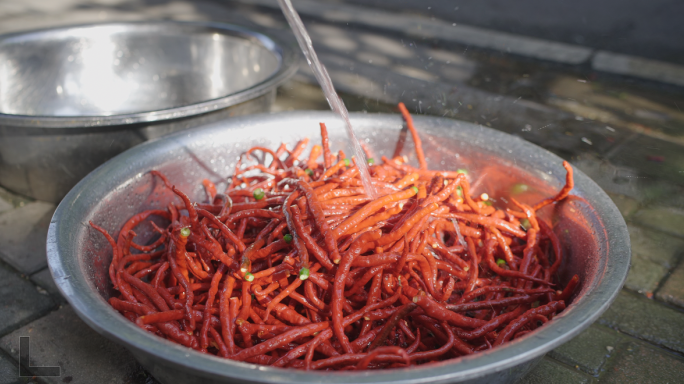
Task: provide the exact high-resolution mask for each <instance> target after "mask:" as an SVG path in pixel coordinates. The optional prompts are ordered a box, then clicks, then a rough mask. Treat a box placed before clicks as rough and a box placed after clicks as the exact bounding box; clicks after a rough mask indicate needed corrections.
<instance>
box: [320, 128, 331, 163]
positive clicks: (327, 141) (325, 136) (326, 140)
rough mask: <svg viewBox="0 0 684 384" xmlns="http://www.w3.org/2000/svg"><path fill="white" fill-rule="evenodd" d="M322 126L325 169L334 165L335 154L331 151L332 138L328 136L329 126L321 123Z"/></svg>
mask: <svg viewBox="0 0 684 384" xmlns="http://www.w3.org/2000/svg"><path fill="white" fill-rule="evenodd" d="M320 126H321V144H322V146H323V166H324V167H325V169H329V168H330V167H332V163H333V154H332V152H331V151H330V139H329V138H328V128H327V127H326V126H325V124H324V123H320Z"/></svg>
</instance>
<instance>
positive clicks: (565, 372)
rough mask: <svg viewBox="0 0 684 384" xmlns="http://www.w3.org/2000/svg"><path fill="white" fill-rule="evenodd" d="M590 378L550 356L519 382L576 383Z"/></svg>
mask: <svg viewBox="0 0 684 384" xmlns="http://www.w3.org/2000/svg"><path fill="white" fill-rule="evenodd" d="M588 382H589V378H587V377H585V376H584V375H582V374H581V373H580V372H578V371H577V370H573V369H570V368H567V367H565V366H563V365H562V364H558V363H557V362H555V361H553V360H552V359H549V358H546V357H545V358H544V359H542V361H541V362H540V363H539V365H537V367H536V368H534V369H533V370H532V372H530V373H528V374H527V376H525V377H523V378H522V379H521V380H520V381H519V382H518V383H519V384H548V383H554V384H571V383H572V384H576V383H588Z"/></svg>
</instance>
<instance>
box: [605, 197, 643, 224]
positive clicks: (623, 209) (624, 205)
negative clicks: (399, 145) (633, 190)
mask: <svg viewBox="0 0 684 384" xmlns="http://www.w3.org/2000/svg"><path fill="white" fill-rule="evenodd" d="M608 196H610V198H611V199H612V200H613V203H615V206H616V207H617V208H618V209H619V210H620V213H622V217H624V218H625V219H627V218H628V217H629V216H631V215H632V214H633V213H634V212H636V211H637V209H639V202H638V201H637V200H636V199H633V198H631V197H629V196H625V195H620V194H617V193H608Z"/></svg>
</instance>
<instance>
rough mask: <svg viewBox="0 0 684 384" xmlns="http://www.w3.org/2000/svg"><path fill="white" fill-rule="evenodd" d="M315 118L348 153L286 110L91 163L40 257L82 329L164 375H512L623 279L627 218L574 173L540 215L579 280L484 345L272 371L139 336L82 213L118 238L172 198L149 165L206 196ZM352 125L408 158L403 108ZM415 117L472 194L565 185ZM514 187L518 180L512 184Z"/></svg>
mask: <svg viewBox="0 0 684 384" xmlns="http://www.w3.org/2000/svg"><path fill="white" fill-rule="evenodd" d="M321 121H323V122H326V124H327V125H328V127H329V130H330V137H331V145H332V147H333V149H335V148H336V149H345V152H347V153H351V152H350V151H349V150H348V149H347V148H346V145H347V138H346V135H345V132H344V128H343V125H342V123H341V122H340V121H339V120H337V119H336V118H335V117H334V116H333V115H332V114H331V113H326V112H292V113H279V114H271V115H258V116H250V117H241V118H236V119H232V120H230V121H225V122H219V123H214V124H210V125H207V126H205V127H202V128H200V129H197V130H193V131H188V132H183V133H177V134H174V135H170V136H167V137H165V138H163V139H160V140H157V141H153V142H148V143H145V144H143V145H140V146H138V147H135V148H133V149H130V150H128V151H126V152H125V153H123V154H121V155H119V156H117V157H116V158H114V159H112V160H110V161H109V162H107V163H105V164H104V165H102V166H101V167H99V168H98V169H96V170H95V171H93V172H92V173H91V174H90V175H88V176H87V177H86V178H85V179H83V180H82V181H81V182H80V183H79V184H78V185H77V186H76V187H74V189H73V190H72V191H71V192H70V193H69V194H68V195H67V197H66V198H65V199H64V200H63V201H62V203H61V204H60V205H59V207H58V208H57V211H56V212H55V215H54V217H53V219H52V222H51V224H50V230H49V234H48V246H47V251H48V262H49V265H50V270H51V272H52V275H53V278H54V279H55V282H56V284H57V286H58V287H59V289H60V290H61V292H62V294H63V295H64V296H65V297H66V298H67V300H68V301H69V303H70V304H71V305H72V306H73V308H74V309H75V310H76V312H77V313H78V315H79V316H80V317H81V318H82V319H83V320H84V321H85V322H86V323H88V325H90V326H91V327H93V328H94V329H95V330H96V331H98V332H99V333H101V334H103V335H104V336H106V337H108V338H110V339H112V340H114V341H116V342H118V343H121V344H123V345H125V346H126V347H127V348H129V349H130V350H131V351H132V353H133V354H134V355H135V356H136V358H137V359H138V360H139V361H140V362H141V363H142V364H143V365H144V366H145V367H146V368H147V369H148V370H149V371H150V373H152V375H154V376H155V377H156V378H158V379H159V380H160V381H162V382H164V383H172V382H180V381H182V382H187V383H205V382H212V383H214V382H215V383H229V382H240V383H316V382H329V383H407V384H408V383H418V382H420V383H451V382H471V383H480V382H481V383H511V382H515V380H517V379H519V378H520V377H522V376H523V375H524V374H525V373H526V372H527V371H528V370H529V369H531V368H532V367H533V366H534V364H535V362H537V361H538V360H539V359H540V358H541V357H542V356H543V355H544V354H545V353H546V352H548V351H549V350H551V349H553V348H555V347H557V346H559V345H561V344H562V343H564V342H566V341H568V340H569V339H571V338H572V337H573V336H575V335H577V334H578V333H579V332H581V331H582V330H583V329H585V328H586V327H588V326H589V325H590V324H591V323H592V322H593V321H594V320H596V319H597V318H598V316H600V314H601V313H602V312H603V311H605V310H606V309H607V308H608V306H609V305H610V303H611V302H612V301H613V300H614V298H615V297H616V295H617V293H618V292H619V290H620V288H621V287H622V284H623V282H624V279H625V277H626V275H627V271H628V268H629V259H630V246H629V236H628V233H627V228H626V225H625V223H624V220H623V219H622V216H621V215H620V213H619V211H618V210H617V208H616V207H615V205H614V204H613V203H612V201H611V200H610V198H609V197H608V196H607V195H606V194H605V193H604V192H603V191H602V190H601V189H600V188H599V187H598V186H597V185H596V184H595V183H594V182H593V181H591V180H590V179H589V178H588V177H587V176H586V175H584V174H583V173H582V172H580V171H578V170H575V188H574V189H573V191H572V194H571V196H570V197H569V198H568V199H566V200H565V201H564V202H562V203H560V204H557V205H555V206H549V207H545V208H544V209H542V210H541V211H540V212H539V214H540V215H541V216H542V217H545V218H546V219H547V220H550V221H552V222H553V223H554V230H555V232H556V234H557V235H558V236H559V238H560V240H561V242H562V247H563V252H564V261H563V263H562V265H561V268H560V272H559V275H558V276H557V277H558V280H559V281H560V285H562V286H565V284H566V283H567V281H568V280H569V279H570V278H571V277H572V276H573V275H574V274H578V275H579V276H580V279H581V283H580V286H579V288H578V290H577V291H576V293H575V294H574V296H573V298H572V300H571V301H570V304H569V305H568V307H567V309H565V310H564V311H563V312H562V313H561V314H560V315H558V316H556V317H555V318H554V319H553V320H552V321H550V322H549V323H548V324H547V325H545V326H544V327H541V328H540V329H538V330H537V331H535V332H533V333H532V334H530V335H527V336H525V337H522V338H520V339H516V340H514V341H512V342H510V343H508V344H506V345H504V346H502V347H500V348H497V349H495V350H492V351H488V352H483V353H479V354H476V355H472V356H466V357H462V358H458V359H454V360H450V361H445V362H442V363H439V364H433V365H430V366H418V367H414V368H410V369H395V370H385V371H365V372H360V373H334V372H318V373H317V372H302V371H296V370H285V369H275V368H269V367H263V366H256V365H252V364H247V363H241V362H235V361H230V360H226V359H221V358H217V357H213V356H207V355H202V354H200V353H197V352H195V351H193V350H190V349H187V348H185V347H182V346H180V345H176V344H174V343H172V342H169V341H167V340H163V339H160V338H158V337H156V336H155V335H152V334H149V333H146V332H144V331H143V330H141V329H139V328H138V327H137V326H136V325H135V324H133V323H131V322H129V321H128V320H127V319H125V318H124V317H123V316H122V315H120V314H119V313H118V312H116V311H115V310H114V309H113V308H111V307H110V306H109V304H108V303H107V301H106V300H107V299H108V298H109V297H110V296H111V295H112V294H114V292H113V291H112V289H111V287H110V284H109V278H108V275H107V271H106V270H107V266H108V265H109V262H110V260H111V249H110V247H109V245H108V243H107V242H106V240H105V239H104V238H103V236H102V235H101V234H99V233H98V232H96V231H94V230H92V229H91V228H90V227H89V226H88V224H87V223H88V221H89V220H92V221H93V222H95V223H97V224H98V225H100V226H102V227H104V228H105V229H107V230H108V231H110V232H111V233H113V234H116V233H118V231H119V229H120V228H121V226H122V225H123V223H124V222H125V221H126V220H127V219H128V218H129V217H130V216H132V215H133V214H135V213H137V212H139V211H142V210H145V209H151V208H163V207H165V206H166V204H168V203H169V202H171V201H173V199H174V195H173V194H172V193H171V192H169V191H168V190H166V189H165V188H164V187H163V185H162V184H161V183H160V182H159V180H155V179H154V178H153V177H151V175H150V174H149V171H150V170H153V169H156V170H159V171H161V172H163V173H165V174H166V175H167V176H168V178H169V179H170V180H171V182H172V183H174V184H175V185H177V186H178V187H179V188H180V189H181V190H183V191H185V192H186V193H188V194H189V195H190V197H191V198H194V199H197V200H199V199H203V197H204V190H203V188H202V186H201V180H202V179H204V178H208V179H210V180H212V181H214V182H215V183H218V188H219V190H221V188H222V187H224V186H225V183H224V182H223V180H225V178H226V176H228V175H230V174H231V173H232V171H233V168H234V165H235V162H236V160H237V157H238V155H239V154H240V153H242V152H244V151H245V150H247V149H248V148H250V147H252V146H255V145H260V146H265V147H270V148H276V147H277V146H278V145H279V144H280V143H281V142H285V143H289V144H290V145H293V144H294V143H295V142H296V141H297V140H298V139H301V138H303V137H310V138H311V139H312V143H316V142H318V137H319V128H318V123H319V122H321ZM352 122H353V124H354V127H355V129H356V131H357V134H358V135H359V136H360V138H362V139H363V140H365V141H366V143H367V144H368V146H369V147H370V148H371V149H372V150H373V152H374V154H373V156H374V157H375V158H378V159H379V158H380V157H381V156H383V155H384V156H388V157H390V156H393V155H394V154H395V153H396V152H398V153H400V154H403V155H406V156H407V157H408V158H409V161H411V162H413V163H416V159H415V155H414V154H413V153H414V152H413V145H412V143H411V141H410V135H409V140H407V141H406V142H405V143H404V144H403V145H400V148H397V143H398V142H400V140H399V139H400V138H401V136H402V127H403V121H402V119H401V117H400V116H398V115H367V114H352ZM415 124H416V127H417V129H418V131H419V133H420V136H421V138H422V141H423V147H424V149H425V152H426V155H427V158H428V164H429V166H430V168H431V169H445V170H456V169H459V168H465V169H467V170H468V171H469V177H470V178H471V180H470V181H471V185H472V186H473V193H481V192H485V191H486V192H487V193H488V194H489V195H490V196H491V197H492V198H493V200H494V201H495V204H497V205H501V206H502V207H505V206H506V204H507V198H508V197H510V196H511V194H512V193H514V194H516V196H515V197H516V198H517V199H520V200H522V201H523V202H536V201H537V200H538V199H539V197H540V196H550V195H552V194H554V193H555V192H556V191H557V190H559V189H560V188H561V187H562V185H563V184H564V181H565V170H564V169H563V167H562V165H561V163H562V159H560V158H559V157H557V156H555V155H553V154H551V153H549V152H547V151H546V150H544V149H542V148H539V147H537V146H535V145H533V144H530V143H528V142H526V141H524V140H522V139H520V138H517V137H514V136H511V135H508V134H504V133H501V132H497V131H494V130H492V129H488V128H485V127H482V126H476V125H473V124H469V123H464V122H459V121H456V120H450V119H444V118H431V117H421V116H417V117H415ZM310 145H311V144H310ZM521 183H523V184H525V186H526V188H520V187H519V184H521ZM523 190H524V191H523ZM139 236H142V237H143V239H144V237H145V236H151V233H140V232H139Z"/></svg>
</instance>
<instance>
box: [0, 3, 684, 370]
mask: <svg viewBox="0 0 684 384" xmlns="http://www.w3.org/2000/svg"><path fill="white" fill-rule="evenodd" d="M294 4H295V6H296V7H297V8H298V9H299V11H300V13H301V14H302V17H303V19H304V22H305V24H306V25H307V27H308V28H309V29H310V31H311V34H312V37H313V40H314V45H315V47H316V48H317V49H318V50H319V55H320V57H321V58H322V60H323V61H324V63H325V64H326V65H327V66H328V69H329V71H330V73H331V76H332V78H333V81H334V82H335V85H336V86H337V87H338V89H339V90H340V91H341V92H342V94H343V98H344V100H345V102H346V103H347V105H348V107H349V109H350V110H352V111H367V112H394V111H395V107H394V106H395V105H396V103H397V102H399V101H403V102H404V103H406V104H407V105H408V106H409V107H410V109H411V110H412V111H413V112H415V113H424V114H430V115H438V116H448V117H452V118H456V119H461V120H466V121H470V122H474V123H477V124H482V125H484V126H488V127H492V128H495V129H498V130H502V131H505V132H508V133H512V134H515V135H518V136H520V137H523V138H525V139H527V140H529V141H531V142H533V143H535V144H537V145H540V146H542V147H544V148H547V149H548V150H550V151H552V152H554V153H556V154H558V155H559V156H561V157H563V158H565V159H568V160H569V161H571V162H572V163H573V164H574V165H575V166H577V167H578V168H580V169H582V170H583V171H584V172H585V173H587V174H588V175H589V176H591V177H592V178H593V179H594V180H595V181H596V182H597V183H599V185H600V186H601V187H602V188H604V189H605V190H606V191H607V192H608V193H609V195H610V196H611V197H612V198H613V199H614V201H615V203H616V205H617V206H618V207H619V208H620V210H621V212H622V213H623V215H624V217H625V219H626V220H627V222H628V226H629V230H630V235H631V237H632V248H633V253H632V269H631V272H630V274H629V276H628V279H627V282H626V285H625V288H624V289H623V291H622V292H621V294H620V296H619V297H618V299H617V301H616V302H615V304H613V306H612V307H611V308H610V309H609V310H608V312H607V313H606V314H605V315H603V316H602V317H601V318H600V320H598V321H597V322H596V323H595V324H594V325H592V326H591V327H590V328H589V329H588V330H587V331H585V332H584V333H583V334H581V335H580V336H578V337H577V338H575V339H574V340H572V341H571V342H569V343H567V344H566V345H564V346H562V347H560V348H558V349H556V350H555V351H553V352H552V353H550V354H548V355H547V357H545V358H544V360H543V361H542V363H541V364H540V365H539V366H538V367H537V368H536V369H535V370H534V371H532V372H531V373H530V374H529V375H528V376H527V377H526V378H525V379H524V380H523V382H526V383H550V382H553V383H577V382H583V383H588V382H600V383H603V382H618V383H626V382H634V383H648V382H652V383H664V382H671V383H674V382H682V381H684V359H682V356H683V354H684V332H682V329H684V312H683V310H684V264H683V263H682V262H681V260H682V255H683V254H682V252H683V251H684V112H683V110H682V108H684V91H683V90H684V56H683V55H684V53H683V52H684V49H682V48H684V47H682V45H684V40H682V39H681V38H679V36H684V25H682V23H680V22H679V20H678V19H679V18H680V17H681V15H682V14H684V9H682V7H684V6H683V5H682V3H681V2H677V1H668V0H657V1H650V2H637V1H618V0H611V1H607V2H602V5H601V8H595V7H597V5H596V4H594V2H589V1H585V0H582V1H576V2H573V3H572V6H570V5H567V4H565V5H563V4H561V3H560V2H548V1H535V0H524V1H523V0H521V1H516V2H510V1H503V0H499V1H495V0H487V1H478V2H466V1H409V0H395V1H391V2H390V1H379V0H371V1H369V0H353V1H352V0H349V1H345V2H339V1H333V0H326V1H313V0H299V1H297V0H295V1H294ZM568 4H569V3H568ZM457 8H458V9H457ZM147 19H174V20H213V21H220V22H229V23H235V24H240V25H244V26H247V27H254V28H259V29H261V30H264V31H265V32H267V33H268V32H270V33H273V34H277V35H278V36H280V37H281V38H283V39H286V40H289V41H290V42H294V37H293V36H291V34H290V33H289V31H288V29H287V25H286V23H285V21H284V19H283V18H282V16H281V15H280V13H279V11H278V9H277V8H276V3H275V1H273V0H233V1H193V2H189V1H140V0H130V1H125V0H99V1H83V0H56V1H51V2H45V1H40V0H32V1H23V2H11V1H4V2H0V32H2V33H5V32H12V31H19V30H27V29H34V28H42V27H49V26H55V25H68V24H77V23H90V22H99V21H113V20H117V21H118V20H147ZM327 108H328V106H327V103H326V102H325V99H324V98H323V96H322V94H321V92H320V90H319V89H318V88H317V86H315V85H314V84H313V77H312V76H311V74H310V73H309V71H308V69H307V68H306V67H305V66H302V68H301V70H300V71H299V73H298V74H297V76H296V77H295V79H294V80H293V81H291V82H289V83H288V84H286V85H285V86H283V87H282V88H281V89H280V90H279V93H278V98H277V102H276V106H275V109H276V110H289V109H327ZM54 208H55V207H54V206H53V205H51V204H48V203H44V202H39V201H31V200H29V199H26V198H23V197H21V196H17V195H14V194H12V193H10V192H8V191H4V190H0V259H2V262H0V308H2V311H0V348H1V349H2V351H1V352H0V383H13V382H16V381H17V380H20V382H22V381H23V382H29V381H41V382H50V383H59V382H72V383H81V382H82V383H94V382H113V383H144V382H149V383H152V382H154V380H153V379H152V378H150V377H149V376H148V375H147V374H146V372H144V370H142V369H141V368H140V367H139V366H138V365H137V363H136V362H135V361H134V360H133V358H132V357H131V356H130V354H128V352H126V351H125V350H124V349H123V348H121V347H118V346H117V345H114V344H112V343H110V342H109V341H107V340H105V339H103V338H101V337H100V336H98V335H97V334H96V333H95V332H93V331H91V330H90V329H89V328H88V327H87V326H86V325H85V324H83V323H82V322H81V321H80V320H79V319H78V318H77V317H76V316H75V314H74V313H73V311H72V310H71V309H70V308H69V306H68V305H66V304H65V303H64V301H63V300H62V299H61V298H60V296H59V293H57V292H56V290H55V288H54V285H53V284H52V282H51V278H50V276H49V272H48V271H47V269H46V261H45V253H44V239H45V233H46V231H47V224H48V223H49V219H50V217H51V214H52V212H53V210H54ZM41 242H42V243H41ZM21 335H31V336H33V337H32V340H36V342H38V340H43V342H42V344H41V348H35V349H34V350H32V359H33V360H32V361H31V363H32V365H38V366H39V365H52V364H59V365H60V366H62V371H63V376H62V377H58V378H44V379H31V378H25V379H19V378H18V377H17V370H18V368H17V361H18V357H17V353H18V350H17V346H18V342H19V340H18V338H19V336H21Z"/></svg>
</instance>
